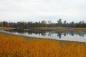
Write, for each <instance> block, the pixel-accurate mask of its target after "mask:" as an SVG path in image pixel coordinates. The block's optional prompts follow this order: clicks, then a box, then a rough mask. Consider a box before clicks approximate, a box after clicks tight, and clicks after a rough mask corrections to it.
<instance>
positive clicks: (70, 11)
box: [0, 0, 86, 22]
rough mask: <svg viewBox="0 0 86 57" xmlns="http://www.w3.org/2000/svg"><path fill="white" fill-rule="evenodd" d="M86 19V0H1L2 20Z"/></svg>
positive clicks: (0, 18) (0, 16) (0, 12)
mask: <svg viewBox="0 0 86 57" xmlns="http://www.w3.org/2000/svg"><path fill="white" fill-rule="evenodd" d="M59 18H62V19H63V20H67V21H73V20H74V21H75V22H76V21H80V20H85V21H86V0H0V20H1V21H40V20H51V21H54V22H55V21H56V20H57V19H59Z"/></svg>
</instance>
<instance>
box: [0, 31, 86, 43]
mask: <svg viewBox="0 0 86 57" xmlns="http://www.w3.org/2000/svg"><path fill="white" fill-rule="evenodd" d="M0 33H3V34H5V35H12V36H20V37H24V38H25V39H28V40H51V41H60V42H70V43H72V42H75V43H86V42H85V41H73V40H59V39H52V38H43V37H35V36H25V35H19V34H12V33H10V32H0Z"/></svg>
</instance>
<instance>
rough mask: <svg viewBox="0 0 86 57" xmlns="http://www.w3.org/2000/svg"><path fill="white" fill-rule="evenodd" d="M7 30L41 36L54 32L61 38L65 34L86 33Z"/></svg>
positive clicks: (81, 34) (82, 35)
mask: <svg viewBox="0 0 86 57" xmlns="http://www.w3.org/2000/svg"><path fill="white" fill-rule="evenodd" d="M9 32H12V33H15V32H18V33H25V32H28V35H29V34H36V35H42V36H46V35H47V36H50V37H51V36H52V35H53V34H56V36H57V37H58V38H60V39H61V38H62V35H63V36H64V37H65V36H67V35H70V36H74V35H79V36H81V37H84V36H85V35H86V32H73V31H69V32H63V33H61V32H51V31H39V30H29V31H24V30H9Z"/></svg>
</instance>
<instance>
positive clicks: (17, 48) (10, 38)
mask: <svg viewBox="0 0 86 57" xmlns="http://www.w3.org/2000/svg"><path fill="white" fill-rule="evenodd" d="M0 57H86V43H80V42H68V41H56V40H48V39H27V37H22V36H15V35H9V34H5V33H0Z"/></svg>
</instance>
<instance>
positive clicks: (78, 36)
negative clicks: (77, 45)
mask: <svg viewBox="0 0 86 57" xmlns="http://www.w3.org/2000/svg"><path fill="white" fill-rule="evenodd" d="M8 33H11V34H16V35H23V36H28V37H35V38H37V37H39V38H49V39H56V40H68V41H80V42H86V32H80V33H77V32H64V33H60V32H55V31H45V32H38V31H28V32H21V31H10V32H8Z"/></svg>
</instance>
